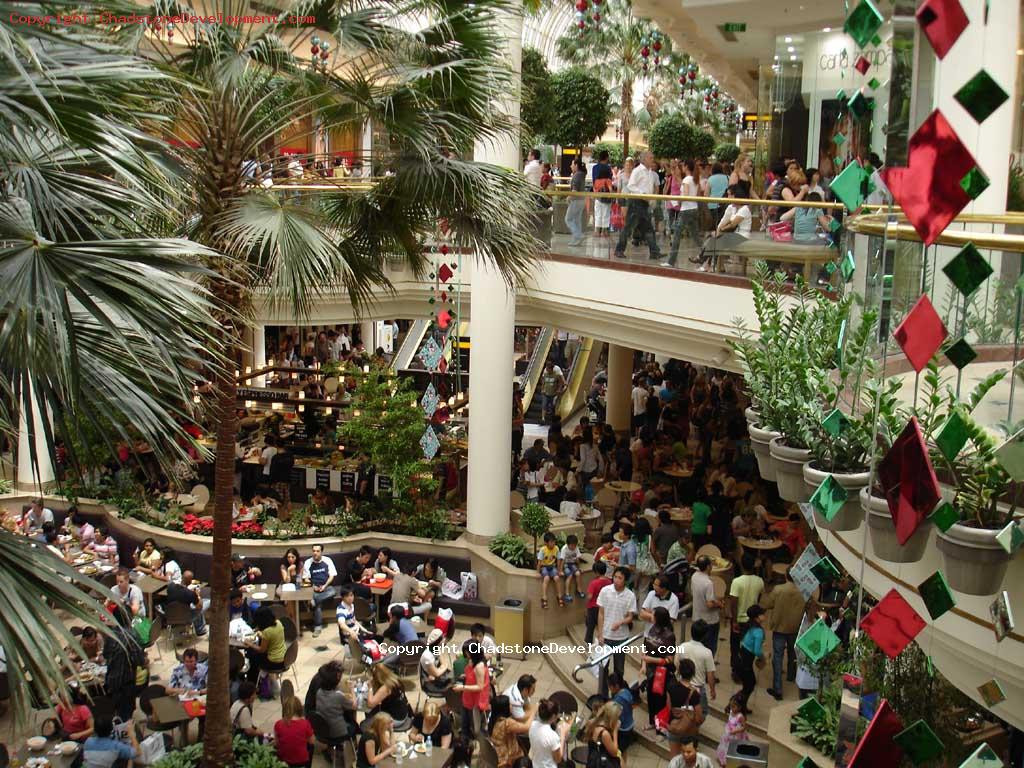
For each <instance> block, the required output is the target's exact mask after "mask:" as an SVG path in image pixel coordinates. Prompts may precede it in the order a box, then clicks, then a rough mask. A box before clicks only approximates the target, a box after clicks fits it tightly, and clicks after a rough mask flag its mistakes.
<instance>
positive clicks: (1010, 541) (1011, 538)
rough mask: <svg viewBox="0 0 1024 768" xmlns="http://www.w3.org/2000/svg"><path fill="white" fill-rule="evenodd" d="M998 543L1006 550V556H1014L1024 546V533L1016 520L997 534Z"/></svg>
mask: <svg viewBox="0 0 1024 768" xmlns="http://www.w3.org/2000/svg"><path fill="white" fill-rule="evenodd" d="M996 542H998V544H999V546H1000V547H1002V548H1003V549H1005V550H1006V554H1008V555H1011V556H1012V555H1013V554H1015V553H1016V552H1017V550H1018V549H1020V547H1021V545H1022V544H1024V531H1022V530H1021V529H1020V524H1019V523H1018V522H1017V521H1016V520H1011V521H1010V522H1009V523H1007V524H1006V526H1005V527H1004V528H1003V529H1002V530H1001V531H999V533H997V534H996Z"/></svg>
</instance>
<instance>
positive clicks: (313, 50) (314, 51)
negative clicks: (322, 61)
mask: <svg viewBox="0 0 1024 768" xmlns="http://www.w3.org/2000/svg"><path fill="white" fill-rule="evenodd" d="M309 52H310V53H312V54H313V55H314V56H316V55H317V54H318V53H320V46H319V45H314V46H312V47H311V48H310V49H309Z"/></svg>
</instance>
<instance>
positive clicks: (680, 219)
mask: <svg viewBox="0 0 1024 768" xmlns="http://www.w3.org/2000/svg"><path fill="white" fill-rule="evenodd" d="M676 168H677V169H678V170H677V171H676V175H678V176H681V178H680V179H679V182H678V191H676V189H677V187H675V186H674V187H673V189H672V192H671V194H673V195H687V196H690V197H696V196H697V182H695V181H694V180H693V162H692V161H690V160H680V161H679V163H678V165H677V166H676ZM675 204H676V205H678V206H679V213H678V214H677V215H676V221H675V225H674V226H673V227H672V246H671V250H670V251H669V255H668V261H667V262H665V264H666V266H669V267H674V266H675V265H676V259H677V258H678V257H679V246H680V244H681V243H682V240H683V237H684V236H685V237H686V238H687V240H692V241H693V245H694V247H695V248H700V240H699V239H698V235H697V203H696V202H695V201H693V200H681V201H675Z"/></svg>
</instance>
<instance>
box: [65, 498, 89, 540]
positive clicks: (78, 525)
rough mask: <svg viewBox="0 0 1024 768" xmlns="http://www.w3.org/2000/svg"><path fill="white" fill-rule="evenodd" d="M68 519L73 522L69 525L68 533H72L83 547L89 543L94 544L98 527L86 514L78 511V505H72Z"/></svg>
mask: <svg viewBox="0 0 1024 768" xmlns="http://www.w3.org/2000/svg"><path fill="white" fill-rule="evenodd" d="M68 520H69V521H70V523H71V524H70V525H68V526H67V528H68V533H70V534H71V535H72V536H73V537H74V538H75V539H76V540H77V541H78V543H79V544H80V545H81V546H82V547H85V546H86V545H87V544H92V540H93V538H94V537H95V536H96V528H95V526H93V525H92V523H90V522H89V520H88V519H87V518H86V516H85V515H83V514H82V513H81V512H79V511H78V507H71V508H70V509H69V510H68Z"/></svg>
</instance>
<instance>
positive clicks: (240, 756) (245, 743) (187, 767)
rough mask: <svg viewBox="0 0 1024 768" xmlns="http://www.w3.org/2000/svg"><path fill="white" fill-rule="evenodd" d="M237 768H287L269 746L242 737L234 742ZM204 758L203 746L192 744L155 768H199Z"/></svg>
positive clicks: (168, 757)
mask: <svg viewBox="0 0 1024 768" xmlns="http://www.w3.org/2000/svg"><path fill="white" fill-rule="evenodd" d="M231 747H232V750H233V751H234V753H235V766H236V768H287V766H286V765H285V764H284V763H283V762H281V761H280V760H278V758H277V753H276V752H275V751H274V748H273V747H272V746H270V745H269V744H260V743H258V742H255V741H250V740H249V739H244V738H242V737H241V736H236V737H235V740H234V742H232V745H231ZM202 757H203V744H202V742H199V743H198V744H190V745H188V746H187V747H184V748H183V749H176V750H174V751H173V752H169V753H168V754H167V756H166V757H164V758H163V759H161V760H158V761H157V762H156V764H155V765H154V767H153V768H197V767H198V765H199V762H200V760H201V759H202Z"/></svg>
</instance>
